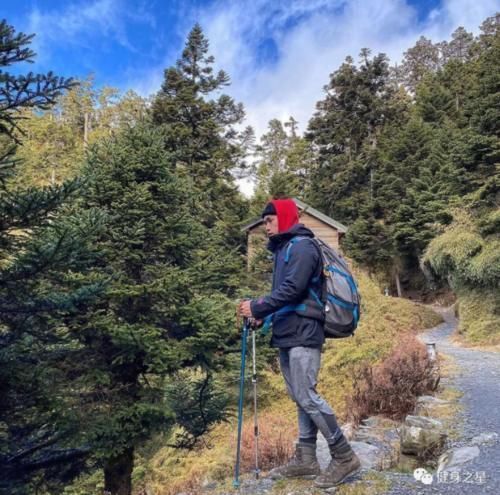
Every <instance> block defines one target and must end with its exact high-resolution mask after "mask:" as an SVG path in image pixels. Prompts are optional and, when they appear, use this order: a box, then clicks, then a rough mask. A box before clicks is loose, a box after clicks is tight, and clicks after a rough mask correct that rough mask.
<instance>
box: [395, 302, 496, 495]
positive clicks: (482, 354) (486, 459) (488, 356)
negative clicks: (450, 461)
mask: <svg viewBox="0 0 500 495" xmlns="http://www.w3.org/2000/svg"><path fill="white" fill-rule="evenodd" d="M434 309H435V310H436V311H438V312H440V313H441V314H442V316H443V318H444V319H445V322H444V323H442V324H441V325H438V326H437V327H435V328H433V329H430V330H428V331H426V332H424V333H423V334H421V335H420V336H419V338H420V339H421V340H422V341H423V342H425V343H428V342H435V343H436V349H437V351H438V353H442V354H444V355H448V356H451V357H452V358H453V361H454V364H456V365H457V367H458V372H457V373H453V376H451V377H449V378H443V379H442V380H441V383H442V385H444V386H445V387H449V386H450V387H453V388H456V389H457V390H459V391H460V392H462V393H463V396H462V397H461V398H460V399H459V404H460V405H461V406H462V407H461V411H460V413H459V415H458V421H459V424H460V428H459V431H460V439H459V440H456V441H453V442H450V447H452V448H455V447H463V446H470V445H471V443H470V441H471V439H472V438H473V437H476V436H477V435H480V434H481V433H493V432H496V433H497V434H498V435H499V437H500V385H499V378H500V353H496V352H487V351H481V350H475V349H467V348H462V347H459V346H457V345H455V344H453V343H452V342H451V340H450V336H451V334H452V333H453V332H454V331H455V329H456V327H457V319H456V318H455V317H454V315H453V312H452V311H451V309H440V308H434ZM479 449H480V453H479V456H478V457H476V458H475V459H473V460H472V461H469V462H468V463H466V464H463V465H462V466H460V470H459V471H458V474H455V475H453V477H450V476H448V479H446V478H445V477H444V476H443V477H441V478H438V477H437V475H436V474H435V473H434V480H433V482H432V483H431V484H428V485H424V484H423V483H422V482H420V481H417V480H415V478H414V477H413V476H412V475H397V474H392V473H391V474H388V476H390V477H391V479H392V480H393V482H394V484H393V487H392V488H391V490H390V491H389V492H388V493H387V495H410V494H411V495H421V494H422V495H424V494H425V495H427V494H433V495H436V494H456V493H460V494H464V495H476V494H477V495H479V494H481V495H482V494H495V495H499V494H500V444H499V442H498V441H497V442H496V443H495V444H493V445H480V446H479ZM483 478H484V479H483Z"/></svg>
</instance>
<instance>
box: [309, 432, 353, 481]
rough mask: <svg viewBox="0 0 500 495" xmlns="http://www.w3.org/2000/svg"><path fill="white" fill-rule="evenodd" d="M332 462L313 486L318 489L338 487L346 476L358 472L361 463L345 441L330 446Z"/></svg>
mask: <svg viewBox="0 0 500 495" xmlns="http://www.w3.org/2000/svg"><path fill="white" fill-rule="evenodd" d="M330 452H331V454H332V460H331V461H330V464H329V465H328V467H327V468H326V469H325V471H324V472H323V473H322V474H320V475H319V476H318V477H317V478H316V479H315V480H314V484H315V485H316V486H317V487H318V488H330V487H332V486H336V485H339V484H340V483H342V482H343V481H344V480H345V479H346V478H347V477H348V476H350V475H351V474H354V473H356V472H357V471H359V468H360V467H361V462H360V461H359V458H358V456H357V455H356V454H355V452H354V450H352V448H351V446H350V445H349V444H348V443H347V440H345V438H344V439H342V441H341V442H339V444H338V445H336V446H330Z"/></svg>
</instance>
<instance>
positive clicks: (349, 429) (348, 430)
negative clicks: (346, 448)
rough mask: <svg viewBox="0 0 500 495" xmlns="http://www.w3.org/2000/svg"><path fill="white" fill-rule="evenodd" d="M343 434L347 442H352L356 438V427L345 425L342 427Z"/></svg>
mask: <svg viewBox="0 0 500 495" xmlns="http://www.w3.org/2000/svg"><path fill="white" fill-rule="evenodd" d="M340 429H341V430H342V433H343V434H344V436H345V437H346V438H347V440H351V439H352V437H353V436H354V426H353V424H352V423H345V424H344V425H342V426H341V427H340Z"/></svg>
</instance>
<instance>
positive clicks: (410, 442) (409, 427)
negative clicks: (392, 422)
mask: <svg viewBox="0 0 500 495" xmlns="http://www.w3.org/2000/svg"><path fill="white" fill-rule="evenodd" d="M400 438H401V452H402V453H403V454H412V455H416V456H418V457H426V456H427V455H429V453H432V452H436V451H439V450H441V449H442V448H443V446H444V443H445V441H446V433H445V432H444V430H443V424H442V423H441V422H440V421H438V420H437V419H431V418H426V417H424V416H412V415H408V416H407V417H406V419H405V422H404V423H403V425H402V426H401V429H400Z"/></svg>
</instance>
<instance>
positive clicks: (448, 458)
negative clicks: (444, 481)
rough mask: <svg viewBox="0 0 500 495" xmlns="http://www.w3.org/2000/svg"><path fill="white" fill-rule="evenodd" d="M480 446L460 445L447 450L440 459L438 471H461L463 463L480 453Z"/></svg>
mask: <svg viewBox="0 0 500 495" xmlns="http://www.w3.org/2000/svg"><path fill="white" fill-rule="evenodd" d="M479 452H480V451H479V447H477V446H476V445H474V446H472V447H460V448H456V449H450V450H448V451H446V452H445V453H444V454H443V455H442V456H441V457H439V460H438V469H437V472H438V473H440V472H441V471H459V470H460V468H459V467H458V466H460V465H461V464H465V463H466V462H469V461H471V460H472V459H474V458H476V457H477V456H478V455H479Z"/></svg>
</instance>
